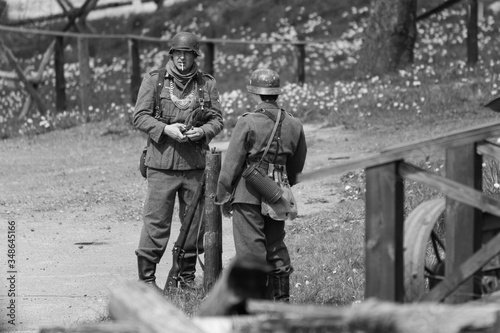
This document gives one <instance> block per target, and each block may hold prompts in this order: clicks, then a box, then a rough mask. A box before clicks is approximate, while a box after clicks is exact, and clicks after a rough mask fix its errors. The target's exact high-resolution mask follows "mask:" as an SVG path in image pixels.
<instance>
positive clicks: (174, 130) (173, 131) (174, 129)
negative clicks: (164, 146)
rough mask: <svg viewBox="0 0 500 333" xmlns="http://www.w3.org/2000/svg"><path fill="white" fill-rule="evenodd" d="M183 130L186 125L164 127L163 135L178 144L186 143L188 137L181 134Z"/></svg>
mask: <svg viewBox="0 0 500 333" xmlns="http://www.w3.org/2000/svg"><path fill="white" fill-rule="evenodd" d="M185 128H186V125H184V124H179V123H175V124H170V125H165V127H164V128H163V133H165V135H168V136H169V137H171V138H172V139H174V140H177V141H179V142H186V141H188V137H187V136H186V135H185V134H183V133H182V132H183V131H184V129H185Z"/></svg>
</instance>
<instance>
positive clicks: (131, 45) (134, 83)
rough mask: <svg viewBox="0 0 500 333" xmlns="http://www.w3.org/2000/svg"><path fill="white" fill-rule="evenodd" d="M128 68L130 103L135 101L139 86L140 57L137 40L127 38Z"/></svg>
mask: <svg viewBox="0 0 500 333" xmlns="http://www.w3.org/2000/svg"><path fill="white" fill-rule="evenodd" d="M128 59H129V63H128V68H129V74H130V101H131V102H132V105H134V104H135V102H136V101H137V94H138V93H139V88H140V86H141V59H140V57H139V41H138V40H137V39H133V38H130V39H129V40H128Z"/></svg>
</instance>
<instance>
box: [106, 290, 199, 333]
mask: <svg viewBox="0 0 500 333" xmlns="http://www.w3.org/2000/svg"><path fill="white" fill-rule="evenodd" d="M108 308H109V314H110V316H111V318H113V320H115V321H118V322H125V323H127V322H128V323H131V322H133V323H134V325H135V326H137V327H139V330H140V332H148V333H164V332H171V333H203V332H204V331H203V330H202V329H200V328H199V327H198V326H197V325H196V324H194V323H193V322H192V321H191V320H190V319H189V318H188V317H187V315H186V314H185V313H184V312H182V311H181V310H179V309H177V308H176V307H175V306H174V305H172V304H170V303H168V302H167V301H166V300H165V298H164V297H163V296H161V295H160V294H159V293H156V292H155V291H154V290H153V289H151V288H150V287H148V286H147V285H146V284H144V283H141V282H128V283H122V284H119V285H116V286H114V287H113V288H112V290H111V297H110V301H109V307H108Z"/></svg>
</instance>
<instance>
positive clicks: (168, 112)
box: [133, 71, 223, 170]
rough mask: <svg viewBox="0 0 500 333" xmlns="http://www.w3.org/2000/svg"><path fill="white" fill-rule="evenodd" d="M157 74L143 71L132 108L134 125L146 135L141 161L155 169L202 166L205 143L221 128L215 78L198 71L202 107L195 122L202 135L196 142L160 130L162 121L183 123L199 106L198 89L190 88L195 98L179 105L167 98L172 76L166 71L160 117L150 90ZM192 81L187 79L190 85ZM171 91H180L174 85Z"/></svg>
mask: <svg viewBox="0 0 500 333" xmlns="http://www.w3.org/2000/svg"><path fill="white" fill-rule="evenodd" d="M157 78H158V71H153V72H151V73H149V74H146V75H145V77H144V79H143V81H142V83H141V87H140V89H139V94H138V96H137V102H136V105H135V110H134V120H133V121H134V126H135V127H136V128H138V129H139V130H140V131H142V132H144V133H146V134H148V136H149V144H148V150H147V154H146V161H145V164H146V165H147V166H148V167H150V168H155V169H168V170H193V169H204V168H205V152H206V150H207V149H208V143H209V142H210V141H211V140H212V139H213V138H214V137H215V136H216V135H217V134H219V132H220V131H221V130H222V128H223V120H222V113H221V107H220V101H219V92H218V91H217V87H216V82H215V79H214V78H213V77H212V76H210V75H209V74H206V73H202V79H203V93H204V101H205V103H204V104H205V110H206V111H205V113H204V115H203V116H202V118H201V119H200V121H201V123H200V124H198V125H195V126H196V127H201V128H202V129H203V131H204V132H205V137H204V138H203V139H201V140H200V141H196V142H178V141H176V140H174V139H172V138H170V137H169V136H167V135H166V134H164V133H163V129H164V127H165V124H173V123H186V120H187V119H188V117H189V115H190V113H192V112H193V111H194V110H196V109H197V108H198V107H199V103H198V98H199V96H198V91H197V90H196V89H195V90H194V96H193V97H194V100H195V102H194V103H192V105H191V106H190V107H189V108H187V109H185V110H181V109H179V108H178V107H177V106H175V104H174V103H173V102H172V100H171V98H170V81H171V80H172V79H171V78H169V75H168V73H167V74H166V75H165V81H164V86H163V89H162V91H161V93H160V110H161V115H160V116H161V119H162V120H161V121H160V120H159V119H157V118H155V117H153V114H154V110H153V106H154V91H155V89H156V82H157ZM194 81H197V80H196V79H195V80H194ZM192 84H193V83H190V86H191V85H192ZM174 87H175V85H174ZM190 89H192V88H189V87H188V90H190ZM174 94H175V95H176V96H178V97H179V96H180V91H179V90H177V88H174ZM208 109H209V110H208ZM207 110H208V111H207Z"/></svg>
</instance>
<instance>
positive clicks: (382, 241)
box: [365, 162, 404, 302]
mask: <svg viewBox="0 0 500 333" xmlns="http://www.w3.org/2000/svg"><path fill="white" fill-rule="evenodd" d="M399 163H400V162H395V163H388V164H383V165H379V166H376V167H371V168H368V169H366V194H365V201H366V236H365V238H366V239H365V241H366V289H365V298H369V297H377V298H378V299H381V300H390V301H395V302H403V300H404V286H403V284H404V267H403V221H404V191H403V182H402V179H400V178H399V176H398V166H399Z"/></svg>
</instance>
